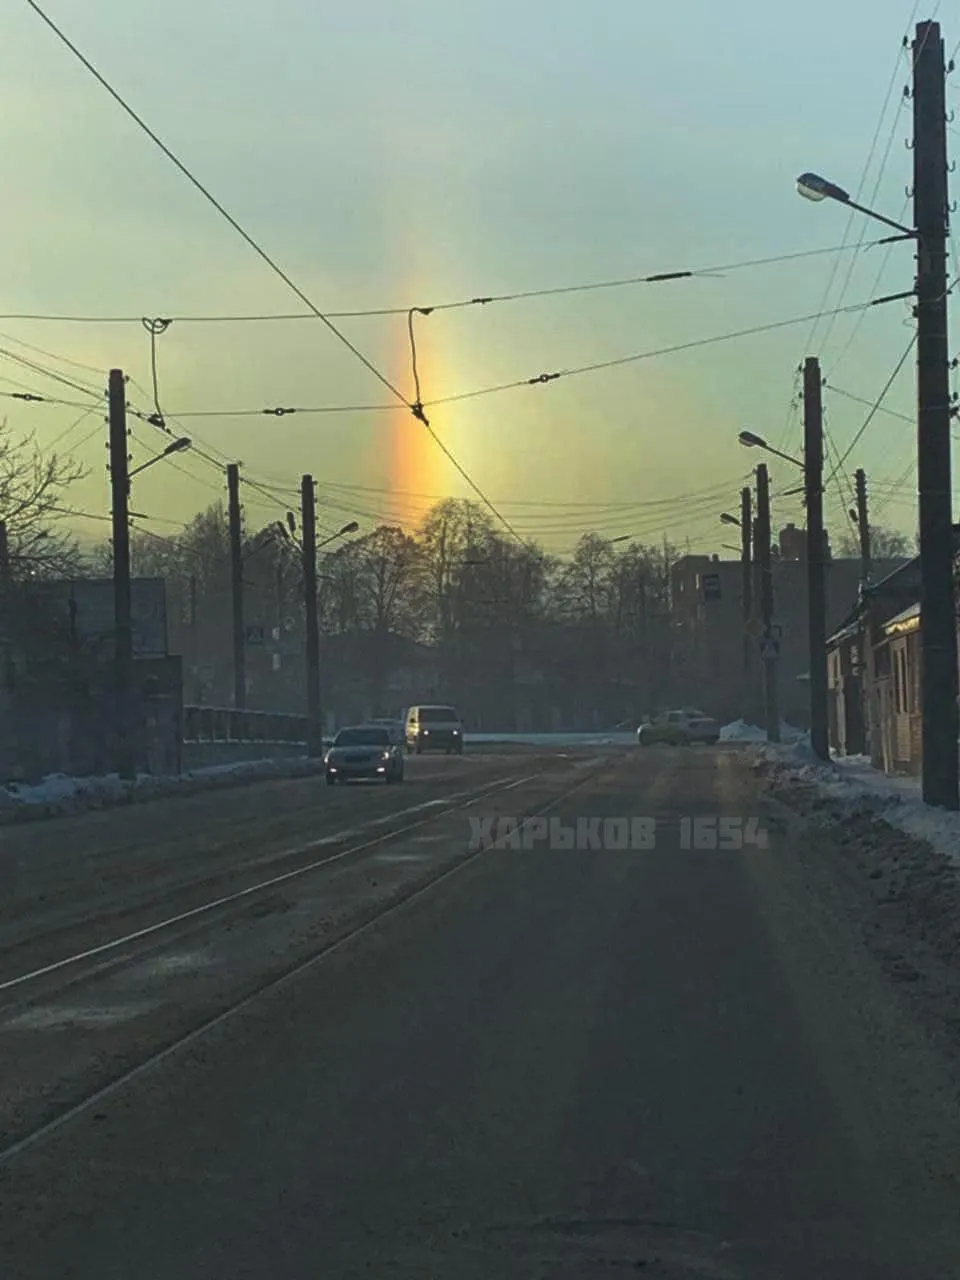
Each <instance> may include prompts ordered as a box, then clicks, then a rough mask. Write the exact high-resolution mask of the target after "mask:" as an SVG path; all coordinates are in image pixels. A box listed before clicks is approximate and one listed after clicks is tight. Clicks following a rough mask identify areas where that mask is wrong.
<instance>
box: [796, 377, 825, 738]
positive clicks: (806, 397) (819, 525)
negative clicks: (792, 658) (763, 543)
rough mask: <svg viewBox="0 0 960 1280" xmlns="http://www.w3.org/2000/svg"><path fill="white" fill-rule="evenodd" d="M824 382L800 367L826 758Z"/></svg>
mask: <svg viewBox="0 0 960 1280" xmlns="http://www.w3.org/2000/svg"><path fill="white" fill-rule="evenodd" d="M822 383H823V380H822V378H821V375H820V361H819V360H818V359H817V358H816V356H807V358H806V360H805V361H804V365H803V486H804V496H805V499H806V507H807V646H808V648H809V650H810V653H809V674H810V747H811V750H812V751H813V754H814V755H815V756H817V757H818V759H820V760H828V759H829V758H830V735H829V715H828V711H827V607H826V605H827V602H826V583H825V581H824V554H825V551H826V546H825V541H826V540H825V538H824V534H823V404H822V393H821V387H822Z"/></svg>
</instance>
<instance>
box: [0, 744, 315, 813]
mask: <svg viewBox="0 0 960 1280" xmlns="http://www.w3.org/2000/svg"><path fill="white" fill-rule="evenodd" d="M322 767H323V766H322V764H321V762H320V761H319V760H313V759H310V758H308V757H306V756H288V757H286V758H283V759H277V760H269V759H268V760H242V761H238V762H235V763H233V764H218V765H211V766H209V767H208V768H204V769H195V770H193V771H192V772H190V773H184V774H181V775H179V776H171V777H157V776H155V775H152V774H141V775H140V777H138V778H137V780H136V781H135V782H123V781H121V779H120V778H119V777H118V776H117V775H116V774H108V775H107V776H105V777H93V778H68V777H67V776H66V775H64V774H53V775H51V776H50V777H48V778H44V779H43V781H42V782H38V783H36V784H33V785H26V784H23V783H16V782H11V783H8V784H7V785H6V786H0V824H5V823H11V822H25V821H30V820H31V819H34V818H49V817H54V816H57V815H66V814H73V813H83V812H84V811H86V810H88V809H107V808H114V807H116V806H119V805H124V804H138V803H140V802H142V801H145V800H153V799H158V798H160V797H163V796H173V795H189V794H190V793H192V792H197V791H212V790H214V789H219V788H224V789H225V788H227V787H233V786H240V785H243V784H244V783H249V782H256V781H259V780H261V779H264V780H266V779H269V778H300V777H308V776H309V775H311V774H314V773H317V772H319V771H320V770H321V769H322Z"/></svg>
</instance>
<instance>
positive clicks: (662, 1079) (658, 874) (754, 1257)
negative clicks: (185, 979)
mask: <svg viewBox="0 0 960 1280" xmlns="http://www.w3.org/2000/svg"><path fill="white" fill-rule="evenodd" d="M752 787H753V783H752V780H751V779H750V777H749V776H748V775H747V774H746V772H745V770H743V768H742V767H741V766H740V764H739V762H738V758H737V757H736V755H735V754H732V753H725V752H723V751H722V750H720V751H710V750H703V751H699V750H697V751H692V752H683V751H677V752H674V751H669V750H662V751H661V750H659V749H654V750H651V751H647V752H633V753H624V755H623V756H622V757H620V758H619V760H618V762H617V763H615V765H613V766H612V767H611V768H610V769H608V770H606V771H604V772H602V773H600V774H599V775H598V776H597V778H596V780H595V781H593V782H592V783H590V784H589V785H587V786H584V787H582V788H581V789H580V790H579V791H578V792H576V793H574V794H573V795H570V796H569V797H568V798H566V799H561V800H560V802H559V808H558V810H557V812H558V814H559V815H560V816H561V817H562V818H563V819H564V820H565V821H571V820H574V821H575V820H576V818H578V817H580V818H589V817H598V816H599V817H612V816H628V817H629V816H654V817H656V818H658V819H659V822H658V827H657V840H656V847H655V848H653V849H650V850H645V851H643V850H626V851H614V850H596V849H594V850H581V851H576V850H572V851H571V850H567V851H562V850H554V851H551V850H549V849H547V848H545V847H542V846H540V847H534V848H532V849H527V850H523V849H520V850H516V849H502V850H497V849H494V850H490V851H488V852H485V853H483V854H482V855H480V856H479V857H478V858H476V859H475V860H473V861H471V862H469V863H468V864H465V865H463V866H462V867H461V869H460V870H458V871H457V872H456V874H453V875H452V876H450V877H448V878H446V879H445V880H443V881H442V882H441V883H439V884H437V885H436V886H435V887H434V888H433V889H431V890H430V891H428V892H426V893H424V894H423V895H422V896H421V897H419V898H416V899H415V900H412V901H410V902H407V903H406V905H404V906H402V907H401V908H400V909H398V910H396V911H395V912H393V913H392V914H391V915H389V916H387V917H385V918H383V919H381V920H379V921H378V922H375V923H374V924H373V925H371V926H370V927H368V928H367V929H366V930H365V931H364V932H363V933H361V934H360V935H359V936H357V937H356V938H355V939H354V940H353V941H351V942H349V943H347V944H345V945H342V946H340V947H339V948H338V949H336V950H335V951H333V952H332V953H330V954H329V955H328V956H327V957H326V958H325V959H323V960H322V961H320V962H319V963H317V964H315V965H314V966H313V967H312V968H311V969H309V970H308V971H307V972H304V973H303V974H302V975H301V976H299V977H298V978H297V979H296V980H295V981H293V982H290V983H288V984H287V985H286V986H284V987H283V988H281V989H280V990H278V991H276V992H274V993H273V994H271V995H269V996H266V997H263V998H262V999H260V1000H258V1001H256V1002H255V1003H253V1004H252V1005H251V1006H249V1007H248V1008H247V1009H246V1010H245V1011H244V1012H242V1013H241V1014H238V1015H237V1016H236V1017H234V1018H232V1019H230V1020H229V1021H227V1022H225V1023H223V1024H222V1025H220V1026H219V1027H218V1028H217V1029H216V1030H215V1031H213V1032H211V1033H210V1034H209V1035H207V1036H205V1037H203V1038H202V1039H200V1040H199V1041H195V1042H194V1043H193V1044H192V1045H190V1046H189V1047H188V1048H186V1049H185V1050H183V1051H182V1052H179V1053H174V1054H172V1055H170V1056H169V1057H167V1058H166V1059H165V1060H164V1061H163V1062H162V1063H160V1064H159V1066H157V1068H156V1069H155V1070H153V1071H151V1072H149V1073H148V1074H144V1075H141V1076H139V1077H138V1078H136V1079H134V1080H132V1081H131V1082H130V1083H129V1085H128V1086H126V1087H125V1088H123V1089H121V1090H119V1091H118V1092H116V1093H114V1094H112V1095H111V1096H109V1097H107V1098H105V1099H103V1100H102V1101H101V1102H100V1103H98V1104H96V1105H94V1106H91V1107H89V1108H87V1109H85V1110H84V1111H83V1112H82V1113H81V1114H80V1115H78V1116H77V1117H76V1119H74V1120H73V1121H71V1122H70V1123H68V1124H66V1125H64V1126H63V1127H61V1128H60V1129H58V1130H57V1131H56V1132H55V1133H53V1134H51V1135H50V1136H49V1138H47V1139H46V1140H45V1141H42V1142H39V1143H37V1144H36V1145H34V1146H32V1147H30V1148H29V1149H27V1150H26V1151H24V1152H22V1153H21V1154H20V1155H18V1156H16V1157H15V1158H13V1159H12V1160H10V1161H9V1162H7V1163H6V1164H0V1274H2V1275H3V1276H4V1277H8V1276H9V1277H21V1276H23V1277H31V1278H32V1277H36V1278H37V1280H40V1278H41V1277H42V1278H44V1280H45V1278H46V1277H50V1278H51V1280H53V1278H56V1280H62V1278H65V1277H83V1278H84V1280H86V1278H87V1277H89V1278H90V1280H114V1278H116V1280H120V1278H122V1280H128V1278H132V1277H137V1278H138V1280H200V1278H201V1277H203V1278H204V1280H208V1278H212V1277H227V1276H229V1277H247V1276H250V1277H254V1276H256V1277H260V1276H262V1277H270V1278H271V1280H286V1278H287V1277H297V1278H298V1280H299V1278H300V1277H303V1278H304V1280H308V1278H309V1280H314V1278H315V1277H337V1278H339V1277H353V1276H377V1277H380V1276H383V1277H410V1278H412V1277H417V1278H418V1280H434V1278H437V1280H447V1278H448V1277H449V1278H450V1280H481V1278H482V1280H495V1278H498V1277H510V1278H512V1277H524V1278H528V1277H529V1278H530V1280H533V1278H535V1277H536V1278H537V1280H541V1278H542V1280H546V1278H548V1277H551V1278H552V1277H558V1278H563V1280H566V1278H568V1277H569V1278H573V1277H578V1278H581V1280H588V1278H592V1277H600V1276H605V1277H609V1276H612V1275H617V1274H622V1273H623V1271H624V1270H626V1271H635V1272H636V1273H637V1274H646V1275H650V1276H658V1277H665V1278H666V1280H674V1278H675V1277H688V1276H689V1277H694V1276H697V1277H700V1276H703V1277H730V1278H731V1280H737V1278H739V1277H749V1278H750V1280H754V1278H756V1280H759V1278H760V1277H763V1278H764V1280H773V1278H780V1277H784V1278H791V1280H792V1278H793V1277H797V1278H798V1280H799V1278H800V1277H803V1280H810V1277H817V1278H818V1280H833V1278H834V1277H835V1278H836V1280H859V1278H860V1277H863V1280H867V1277H869V1278H870V1280H888V1278H892V1277H897V1280H904V1277H907V1276H909V1277H917V1278H918V1280H921V1278H924V1280H932V1278H933V1277H952V1276H960V1226H958V1218H957V1208H956V1205H957V1195H956V1188H957V1185H958V1184H957V1170H958V1166H960V1157H958V1156H957V1155H956V1154H955V1153H956V1152H958V1151H960V1141H958V1137H960V1135H958V1131H957V1126H956V1121H955V1118H954V1116H953V1114H952V1113H951V1112H950V1111H949V1109H948V1108H947V1107H946V1106H945V1104H944V1103H943V1102H942V1098H943V1096H944V1091H946V1092H949V1089H950V1085H951V1083H953V1084H954V1086H955V1081H951V1076H950V1073H951V1071H952V1066H951V1064H949V1063H944V1062H941V1061H940V1060H939V1059H938V1058H937V1057H936V1055H935V1053H934V1051H933V1050H932V1049H930V1048H929V1047H928V1046H927V1045H925V1044H924V1043H923V1041H922V1038H921V1037H920V1035H919V1033H918V1032H917V1031H916V1029H915V1028H914V1026H913V1025H912V1023H911V1020H910V1012H909V1006H908V1005H907V1004H905V1003H904V1001H903V999H902V995H901V993H898V992H895V991H893V990H892V989H890V988H889V987H888V986H887V985H885V983H884V980H883V978H882V975H880V974H879V973H878V971H877V970H876V969H875V967H873V966H872V965H871V963H870V961H869V958H868V956H867V955H866V952H865V950H864V948H863V947H862V946H861V944H860V942H859V941H858V938H857V927H856V926H857V922H856V921H855V920H853V919H851V918H849V917H845V916H844V915H843V914H842V912H841V911H840V909H839V907H838V906H837V902H836V901H835V900H834V899H833V898H832V897H831V894H830V892H829V889H830V876H829V867H827V866H826V865H825V866H824V869H823V878H822V881H821V878H820V873H819V872H816V873H815V874H811V873H809V872H805V873H803V874H801V872H800V860H799V859H798V858H797V857H796V856H795V855H796V850H795V849H794V847H793V844H792V841H793V839H794V837H792V836H791V835H789V834H788V833H786V832H784V831H777V830H776V829H771V831H770V835H769V842H768V847H767V848H765V849H762V848H757V847H749V848H746V849H744V850H742V851H719V850H713V851H710V850H699V851H698V850H694V849H685V848H681V847H680V844H681V841H680V834H679V833H680V826H679V824H680V821H681V819H682V818H684V817H694V816H696V815H699V816H701V817H704V816H706V817H709V816H712V815H717V814H721V815H726V816H741V817H749V816H751V814H753V812H754V810H756V811H757V812H758V814H759V816H760V817H761V818H762V819H764V820H765V819H766V815H765V814H764V812H763V811H762V810H761V809H760V806H759V803H758V801H757V800H756V797H755V795H754V793H753V790H752ZM558 795H559V792H558ZM398 856H399V854H398ZM825 858H826V855H825ZM955 1092H956V1090H955V1088H954V1093H955Z"/></svg>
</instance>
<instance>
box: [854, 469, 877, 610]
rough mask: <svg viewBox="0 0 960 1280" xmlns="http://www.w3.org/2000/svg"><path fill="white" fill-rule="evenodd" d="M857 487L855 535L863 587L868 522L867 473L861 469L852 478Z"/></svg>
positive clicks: (867, 558)
mask: <svg viewBox="0 0 960 1280" xmlns="http://www.w3.org/2000/svg"><path fill="white" fill-rule="evenodd" d="M854 480H855V482H856V486H857V534H858V536H859V540H860V577H861V578H862V580H863V584H864V586H866V584H867V583H868V582H869V581H870V574H871V571H872V568H873V566H872V564H871V562H870V521H869V519H868V516H867V473H866V472H865V471H864V470H863V469H862V468H861V469H860V470H858V471H857V472H856V474H855V476H854Z"/></svg>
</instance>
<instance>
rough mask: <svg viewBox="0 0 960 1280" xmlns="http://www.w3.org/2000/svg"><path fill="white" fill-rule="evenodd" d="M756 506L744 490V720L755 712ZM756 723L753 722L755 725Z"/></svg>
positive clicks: (742, 559)
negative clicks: (754, 604)
mask: <svg viewBox="0 0 960 1280" xmlns="http://www.w3.org/2000/svg"><path fill="white" fill-rule="evenodd" d="M752 560H753V503H752V495H751V493H750V488H749V486H747V487H746V488H744V489H741V490H740V565H741V569H742V574H741V583H740V611H741V616H742V620H743V718H744V720H747V721H750V717H751V713H752V711H753V705H754V696H753V680H752V673H753V662H752V661H751V656H752V653H753V637H752V636H751V635H750V623H751V621H752V619H753V563H752ZM751 723H752V722H751Z"/></svg>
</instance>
